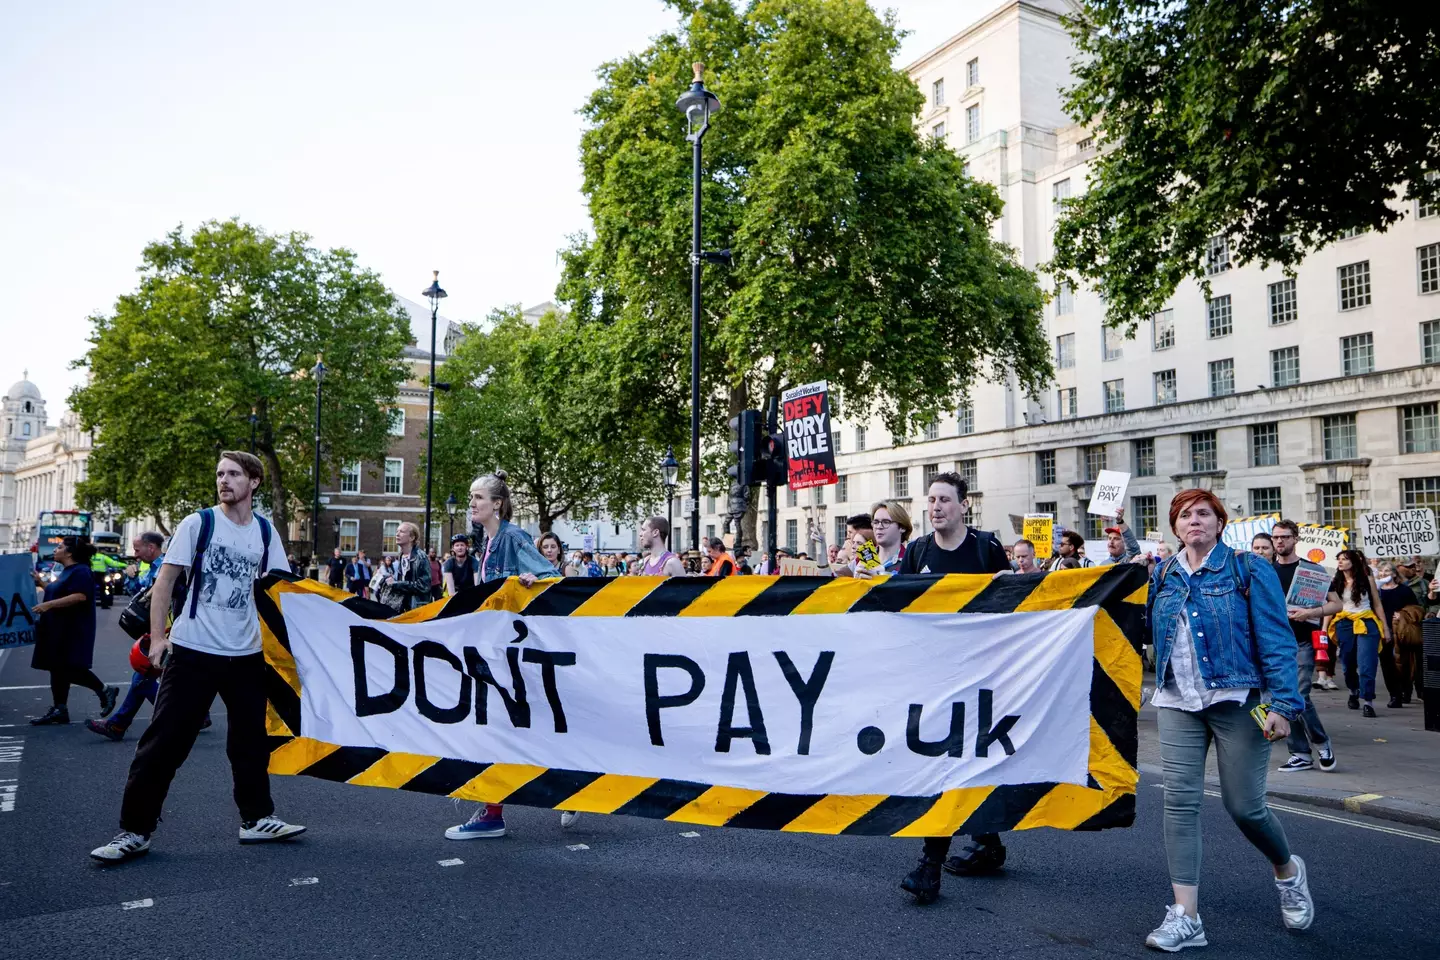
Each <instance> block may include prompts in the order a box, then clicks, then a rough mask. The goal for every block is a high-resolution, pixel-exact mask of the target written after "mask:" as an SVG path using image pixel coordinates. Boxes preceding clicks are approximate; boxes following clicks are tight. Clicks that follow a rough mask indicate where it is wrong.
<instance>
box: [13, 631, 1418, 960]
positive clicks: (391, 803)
mask: <svg viewBox="0 0 1440 960" xmlns="http://www.w3.org/2000/svg"><path fill="white" fill-rule="evenodd" d="M100 616H101V620H102V625H101V632H100V642H99V644H98V645H97V650H98V653H97V663H96V667H97V673H99V674H100V676H101V678H102V679H105V680H109V681H114V680H119V679H121V678H124V677H127V676H128V671H127V668H126V667H125V666H124V653H123V651H124V646H125V645H124V643H123V642H122V638H121V636H120V634H119V632H118V631H117V630H116V629H115V628H114V626H113V624H114V618H115V612H114V611H104V612H102V613H101V614H100ZM46 684H47V676H46V675H45V674H40V673H36V672H35V671H32V670H30V669H29V653H28V651H24V652H15V653H11V654H9V655H8V657H5V658H4V660H3V662H0V957H4V958H17V960H22V958H23V960H30V958H34V960H40V958H48V957H57V958H59V957H66V958H69V957H77V956H86V957H89V956H95V957H100V956H110V955H120V956H143V957H145V958H146V960H159V958H165V957H185V958H205V957H224V958H234V960H240V958H251V957H254V958H264V960H281V958H286V957H315V956H327V957H382V958H393V957H405V958H422V957H462V956H481V957H504V958H510V957H515V958H530V957H562V956H563V957H569V956H583V957H586V958H606V960H608V958H622V960H635V958H639V957H720V956H724V957H766V958H770V957H776V958H779V957H784V958H798V957H821V958H834V957H839V956H845V957H849V956H855V957H905V958H910V957H915V958H922V957H945V958H953V957H958V956H971V955H974V956H986V957H1008V956H1025V957H1038V958H1048V957H1067V958H1068V957H1091V956H1096V955H1116V956H1142V955H1148V956H1153V954H1151V953H1150V952H1149V951H1147V950H1146V949H1145V948H1144V946H1143V942H1144V937H1145V934H1146V933H1147V932H1148V931H1149V930H1150V929H1151V928H1152V927H1154V926H1155V925H1156V924H1157V923H1158V922H1159V920H1160V919H1161V918H1162V915H1163V913H1164V907H1165V904H1166V903H1167V902H1168V901H1169V897H1168V894H1169V887H1168V883H1167V881H1166V873H1165V858H1164V851H1163V847H1162V843H1161V836H1160V815H1161V791H1160V790H1159V789H1157V788H1156V787H1155V786H1154V784H1153V782H1150V781H1147V782H1145V783H1142V785H1141V789H1140V803H1139V821H1138V823H1137V825H1136V826H1135V827H1134V828H1132V829H1130V830H1120V831H1107V832H1105V833H1099V834H1070V833H1062V832H1056V831H1047V830H1036V831H1029V832H1026V833H1024V834H1019V835H1015V836H1014V837H1013V838H1012V840H1011V843H1010V863H1009V866H1008V868H1007V870H1006V872H1005V873H1004V874H1003V875H1002V876H999V877H993V878H985V879H966V880H961V879H957V878H954V877H949V876H947V877H946V879H945V885H944V891H943V896H942V899H941V900H940V901H939V902H938V903H936V904H934V905H932V906H929V907H917V906H915V905H913V904H912V903H911V902H910V901H909V899H908V898H907V897H905V896H904V895H903V894H901V893H900V891H899V890H898V889H897V887H896V884H897V883H898V881H899V880H900V878H901V876H903V875H904V873H905V872H906V871H907V870H909V869H910V867H911V866H912V865H913V863H914V860H915V858H916V857H917V856H918V853H919V846H920V845H919V843H918V842H917V841H901V840H889V839H885V838H830V837H819V836H803V835H784V834H776V833H768V832H754V831H747V830H723V829H699V828H692V827H689V826H686V825H682V824H671V823H666V822H663V821H653V820H640V819H633V818H626V817H600V816H588V815H587V816H586V817H584V818H583V819H582V820H581V822H580V824H579V825H577V827H576V828H575V829H573V830H571V831H564V832H562V831H561V830H560V827H559V823H558V819H559V816H558V814H556V813H554V812H553V811H548V810H535V809H528V808H521V807H509V808H507V811H506V819H507V821H508V823H509V827H510V836H508V837H506V838H504V839H502V840H482V841H472V842H468V843H454V842H451V841H447V840H445V839H444V838H443V836H442V835H441V831H442V830H443V828H444V827H445V826H446V825H448V824H450V823H455V822H458V820H459V819H462V818H463V813H465V812H468V809H469V807H468V805H467V807H466V809H465V811H461V810H457V809H456V808H455V807H454V806H453V805H452V804H450V803H449V802H447V801H442V800H436V799H435V798H433V797H425V796H419V795H415V794H407V793H403V792H400V791H394V790H379V789H369V788H363V787H352V786H346V785H342V784H334V783H328V782H324V781H320V780H313V779H308V778H300V777H296V778H291V777H276V778H273V780H272V787H273V790H274V794H275V798H276V803H277V805H278V808H279V809H278V811H277V812H278V813H279V814H280V815H281V816H282V817H285V818H287V819H291V820H294V821H296V822H300V823H305V824H307V825H309V827H310V832H309V833H307V834H306V835H305V836H303V837H301V838H299V839H298V840H296V841H294V842H292V843H288V844H279V845H270V846H256V847H241V846H240V845H239V844H238V843H237V842H236V829H237V827H238V818H237V815H236V813H235V808H234V806H233V804H232V802H231V800H230V777H229V769H228V766H227V764H226V761H225V749H224V731H225V718H224V716H223V714H220V713H217V715H216V718H215V719H216V724H215V726H214V727H213V728H212V729H211V730H209V731H207V732H205V733H202V734H201V735H200V740H199V742H198V743H197V744H196V747H195V750H194V752H193V753H192V754H191V757H190V760H189V762H188V763H187V764H186V766H185V767H184V768H183V769H182V770H181V772H180V775H179V776H178V777H177V779H176V782H175V785H174V787H173V789H172V790H171V792H170V797H169V801H168V803H167V805H166V812H165V822H164V823H163V824H162V826H161V829H160V831H159V832H157V834H156V835H155V838H154V839H155V845H154V847H153V849H152V852H151V853H150V854H149V855H148V856H146V857H144V858H142V859H140V860H138V861H136V862H133V863H129V864H125V865H122V866H119V867H103V866H99V865H97V864H95V863H93V862H92V861H91V860H90V858H89V857H88V856H87V854H88V851H89V850H90V849H91V848H92V847H95V846H98V845H99V844H101V843H103V842H104V841H106V840H108V839H109V838H110V837H111V836H112V835H113V834H114V833H115V832H116V830H117V825H116V822H115V820H116V816H117V814H118V809H119V802H120V793H121V788H122V786H123V784H124V779H125V772H126V769H127V766H128V764H129V761H130V757H131V755H132V753H133V749H134V744H133V737H134V736H136V735H137V734H138V731H139V729H140V724H143V723H144V722H145V719H146V718H147V717H148V716H149V707H148V706H147V707H146V708H145V710H144V711H142V713H141V719H140V721H138V722H137V726H136V727H135V728H133V729H132V740H130V741H127V742H125V743H112V742H110V741H108V740H104V739H101V738H100V737H97V736H95V735H94V734H91V733H89V732H88V731H86V730H85V729H84V727H83V726H82V724H81V722H80V720H81V718H83V717H84V716H87V715H93V711H94V709H95V703H96V702H95V698H94V696H93V695H92V694H90V693H89V692H88V691H84V690H75V691H72V694H71V715H72V717H75V718H76V720H75V722H74V723H72V724H71V725H70V726H68V727H48V728H45V727H42V728H32V727H30V726H28V725H26V724H25V719H26V718H27V717H28V716H33V715H36V714H38V713H40V712H43V710H44V709H45V707H46V706H47V705H48V700H49V692H48V686H46ZM216 709H217V711H218V710H220V709H222V707H221V705H220V704H219V703H218V702H217V704H216ZM11 787H13V788H14V789H13V790H10V789H9V788H11ZM11 801H13V809H9V807H10V806H11ZM1282 806H1283V807H1284V809H1282V812H1281V817H1282V820H1283V822H1284V824H1285V827H1286V830H1287V831H1288V833H1289V835H1290V838H1291V843H1292V846H1293V847H1294V849H1295V850H1296V852H1298V853H1300V854H1301V855H1302V856H1304V857H1305V858H1306V860H1307V862H1308V864H1309V867H1310V874H1311V888H1312V890H1313V891H1314V893H1315V895H1316V897H1317V901H1318V920H1317V922H1316V925H1315V927H1314V928H1313V929H1312V930H1311V931H1309V932H1308V933H1306V934H1300V935H1295V934H1289V933H1287V932H1286V931H1285V930H1284V928H1283V926H1282V924H1281V922H1280V915H1279V906H1278V900H1277V897H1276V894H1275V890H1274V887H1273V886H1272V884H1271V882H1270V880H1269V876H1268V869H1267V865H1266V864H1265V862H1264V861H1263V860H1262V859H1261V858H1260V856H1259V855H1258V854H1257V853H1256V852H1255V851H1254V850H1253V849H1252V848H1251V847H1250V846H1249V845H1248V844H1247V843H1246V842H1245V841H1244V840H1243V839H1242V838H1241V837H1240V835H1239V833H1238V831H1237V830H1236V829H1235V827H1234V826H1233V824H1231V823H1230V821H1229V819H1228V818H1227V817H1226V816H1225V813H1224V811H1223V809H1222V808H1221V806H1220V801H1219V800H1218V799H1214V798H1211V799H1209V800H1207V801H1206V809H1205V814H1204V816H1205V820H1204V836H1205V844H1206V845H1205V857H1206V860H1205V867H1204V882H1205V884H1206V886H1204V887H1203V888H1202V897H1201V915H1202V917H1203V918H1204V920H1205V922H1206V926H1207V933H1208V936H1209V939H1210V943H1211V946H1210V947H1209V949H1208V950H1207V951H1204V953H1205V954H1207V955H1210V956H1215V957H1237V958H1238V957H1244V958H1255V957H1265V958H1267V960H1268V958H1284V957H1317V958H1332V957H1333V958H1339V957H1345V958H1352V957H1353V958H1385V957H1406V958H1411V957H1413V958H1417V960H1418V958H1421V957H1435V956H1440V932H1437V919H1440V911H1437V907H1436V897H1435V890H1436V884H1435V878H1436V875H1437V868H1440V834H1435V833H1429V832H1427V831H1425V830H1422V829H1418V828H1411V827H1402V826H1399V825H1396V824H1390V823H1385V822H1382V821H1375V820H1368V819H1366V818H1363V817H1357V816H1349V815H1343V814H1336V813H1334V812H1332V811H1324V810H1318V809H1311V808H1304V807H1298V806H1292V805H1288V804H1287V805H1282ZM692 832H693V833H698V836H690V837H687V836H685V835H684V834H686V833H692ZM579 845H584V847H583V848H578V847H579ZM453 859H459V860H462V861H463V863H459V864H453V865H449V866H447V865H444V864H443V863H442V861H449V860H453Z"/></svg>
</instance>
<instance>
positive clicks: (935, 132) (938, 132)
mask: <svg viewBox="0 0 1440 960" xmlns="http://www.w3.org/2000/svg"><path fill="white" fill-rule="evenodd" d="M930 135H931V136H932V137H934V138H935V139H937V140H941V139H944V137H945V121H944V120H941V121H940V122H939V123H937V124H935V126H933V127H931V128H930Z"/></svg>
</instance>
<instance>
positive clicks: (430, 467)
mask: <svg viewBox="0 0 1440 960" xmlns="http://www.w3.org/2000/svg"><path fill="white" fill-rule="evenodd" d="M423 295H424V296H425V297H426V298H428V299H429V301H430V410H429V413H428V420H427V423H426V427H425V549H426V550H429V549H430V488H431V487H432V486H433V485H434V483H435V387H436V383H435V325H436V323H437V322H438V320H439V317H440V301H441V300H444V299H445V298H446V297H447V296H449V294H447V293H446V292H445V288H443V287H441V286H440V271H439V270H436V271H435V274H434V278H433V279H432V280H431V281H430V286H428V287H426V288H425V292H424V294H423Z"/></svg>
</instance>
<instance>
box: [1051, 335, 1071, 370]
mask: <svg viewBox="0 0 1440 960" xmlns="http://www.w3.org/2000/svg"><path fill="white" fill-rule="evenodd" d="M1055 366H1056V368H1058V369H1060V370H1069V369H1070V368H1071V367H1073V366H1075V334H1073V333H1062V334H1060V336H1058V337H1056V338H1055Z"/></svg>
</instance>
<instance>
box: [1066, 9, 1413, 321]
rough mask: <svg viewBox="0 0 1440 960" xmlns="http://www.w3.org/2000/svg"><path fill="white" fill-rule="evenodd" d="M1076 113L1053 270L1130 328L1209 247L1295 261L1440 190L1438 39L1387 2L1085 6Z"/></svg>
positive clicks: (1246, 258)
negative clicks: (1091, 147) (1074, 182)
mask: <svg viewBox="0 0 1440 960" xmlns="http://www.w3.org/2000/svg"><path fill="white" fill-rule="evenodd" d="M1069 26H1070V30H1071V33H1072V34H1073V35H1074V37H1075V38H1076V42H1077V45H1078V48H1079V53H1080V55H1079V56H1078V57H1077V58H1076V59H1075V61H1074V69H1075V72H1076V75H1077V76H1078V78H1079V82H1078V83H1077V84H1076V85H1075V87H1074V88H1072V89H1071V90H1070V91H1069V92H1068V107H1069V109H1070V112H1071V113H1072V115H1074V116H1075V117H1076V119H1077V120H1079V121H1080V122H1082V123H1085V124H1088V125H1090V126H1091V127H1092V129H1093V130H1094V131H1095V133H1096V135H1097V136H1098V137H1099V142H1100V155H1099V157H1098V158H1097V160H1096V161H1095V164H1094V166H1093V167H1092V170H1091V179H1090V183H1089V186H1088V187H1087V189H1086V192H1085V194H1084V195H1083V196H1081V197H1079V198H1076V199H1074V200H1072V201H1070V203H1069V208H1068V210H1067V212H1066V216H1065V217H1064V219H1063V220H1062V221H1061V222H1060V223H1059V225H1058V226H1057V229H1056V233H1055V247H1056V251H1055V260H1054V264H1053V266H1054V267H1055V269H1056V270H1057V271H1059V272H1063V273H1066V274H1068V275H1071V276H1079V277H1081V278H1084V279H1085V280H1087V281H1089V282H1090V283H1091V284H1092V285H1093V286H1094V287H1095V288H1096V289H1097V290H1098V291H1099V292H1100V293H1101V294H1102V295H1104V297H1105V300H1106V303H1107V309H1108V322H1109V323H1111V324H1112V325H1114V326H1119V327H1133V325H1134V324H1135V323H1136V322H1137V321H1139V320H1142V319H1145V318H1146V317H1148V316H1150V315H1152V314H1153V313H1155V311H1157V310H1159V309H1161V308H1162V307H1163V306H1164V304H1165V301H1166V300H1168V299H1169V298H1170V296H1171V295H1172V294H1173V293H1174V292H1175V289H1176V287H1177V286H1178V284H1179V283H1180V282H1181V281H1182V280H1184V279H1185V278H1187V277H1191V276H1193V277H1196V278H1199V279H1200V280H1201V281H1202V282H1203V280H1204V270H1205V264H1206V251H1207V243H1208V241H1209V240H1210V238H1211V237H1224V238H1227V240H1228V242H1229V252H1230V257H1231V259H1232V261H1235V262H1237V263H1238V264H1244V263H1247V262H1250V261H1259V262H1261V263H1263V264H1270V263H1279V264H1283V265H1285V266H1287V267H1293V266H1294V265H1295V264H1297V263H1299V262H1300V260H1301V259H1302V258H1303V257H1304V255H1305V254H1306V253H1307V252H1309V251H1312V250H1315V249H1318V248H1320V247H1323V246H1325V245H1326V244H1328V243H1330V242H1332V241H1334V240H1336V239H1337V238H1339V237H1341V236H1343V235H1345V233H1346V232H1347V231H1350V230H1355V229H1372V228H1373V229H1380V230H1383V229H1385V228H1386V227H1387V226H1389V225H1391V224H1393V223H1395V221H1396V220H1398V219H1399V218H1400V217H1401V216H1404V215H1406V213H1407V211H1409V210H1410V208H1411V205H1410V204H1409V203H1403V204H1402V203H1399V202H1397V201H1398V200H1400V199H1402V198H1403V199H1404V200H1406V201H1409V200H1417V199H1428V200H1429V201H1430V202H1432V203H1433V202H1435V200H1436V198H1437V196H1440V183H1437V182H1436V181H1435V180H1434V179H1429V180H1427V179H1426V176H1425V174H1426V170H1427V168H1430V169H1433V167H1434V159H1435V154H1436V144H1437V142H1440V83H1437V82H1436V78H1437V77H1440V28H1437V26H1436V20H1435V11H1434V8H1433V6H1431V5H1428V4H1408V3H1392V2H1389V0H1085V2H1084V3H1083V5H1082V6H1081V8H1080V10H1079V11H1078V13H1077V15H1076V16H1075V17H1074V18H1073V19H1071V20H1070V21H1069Z"/></svg>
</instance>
